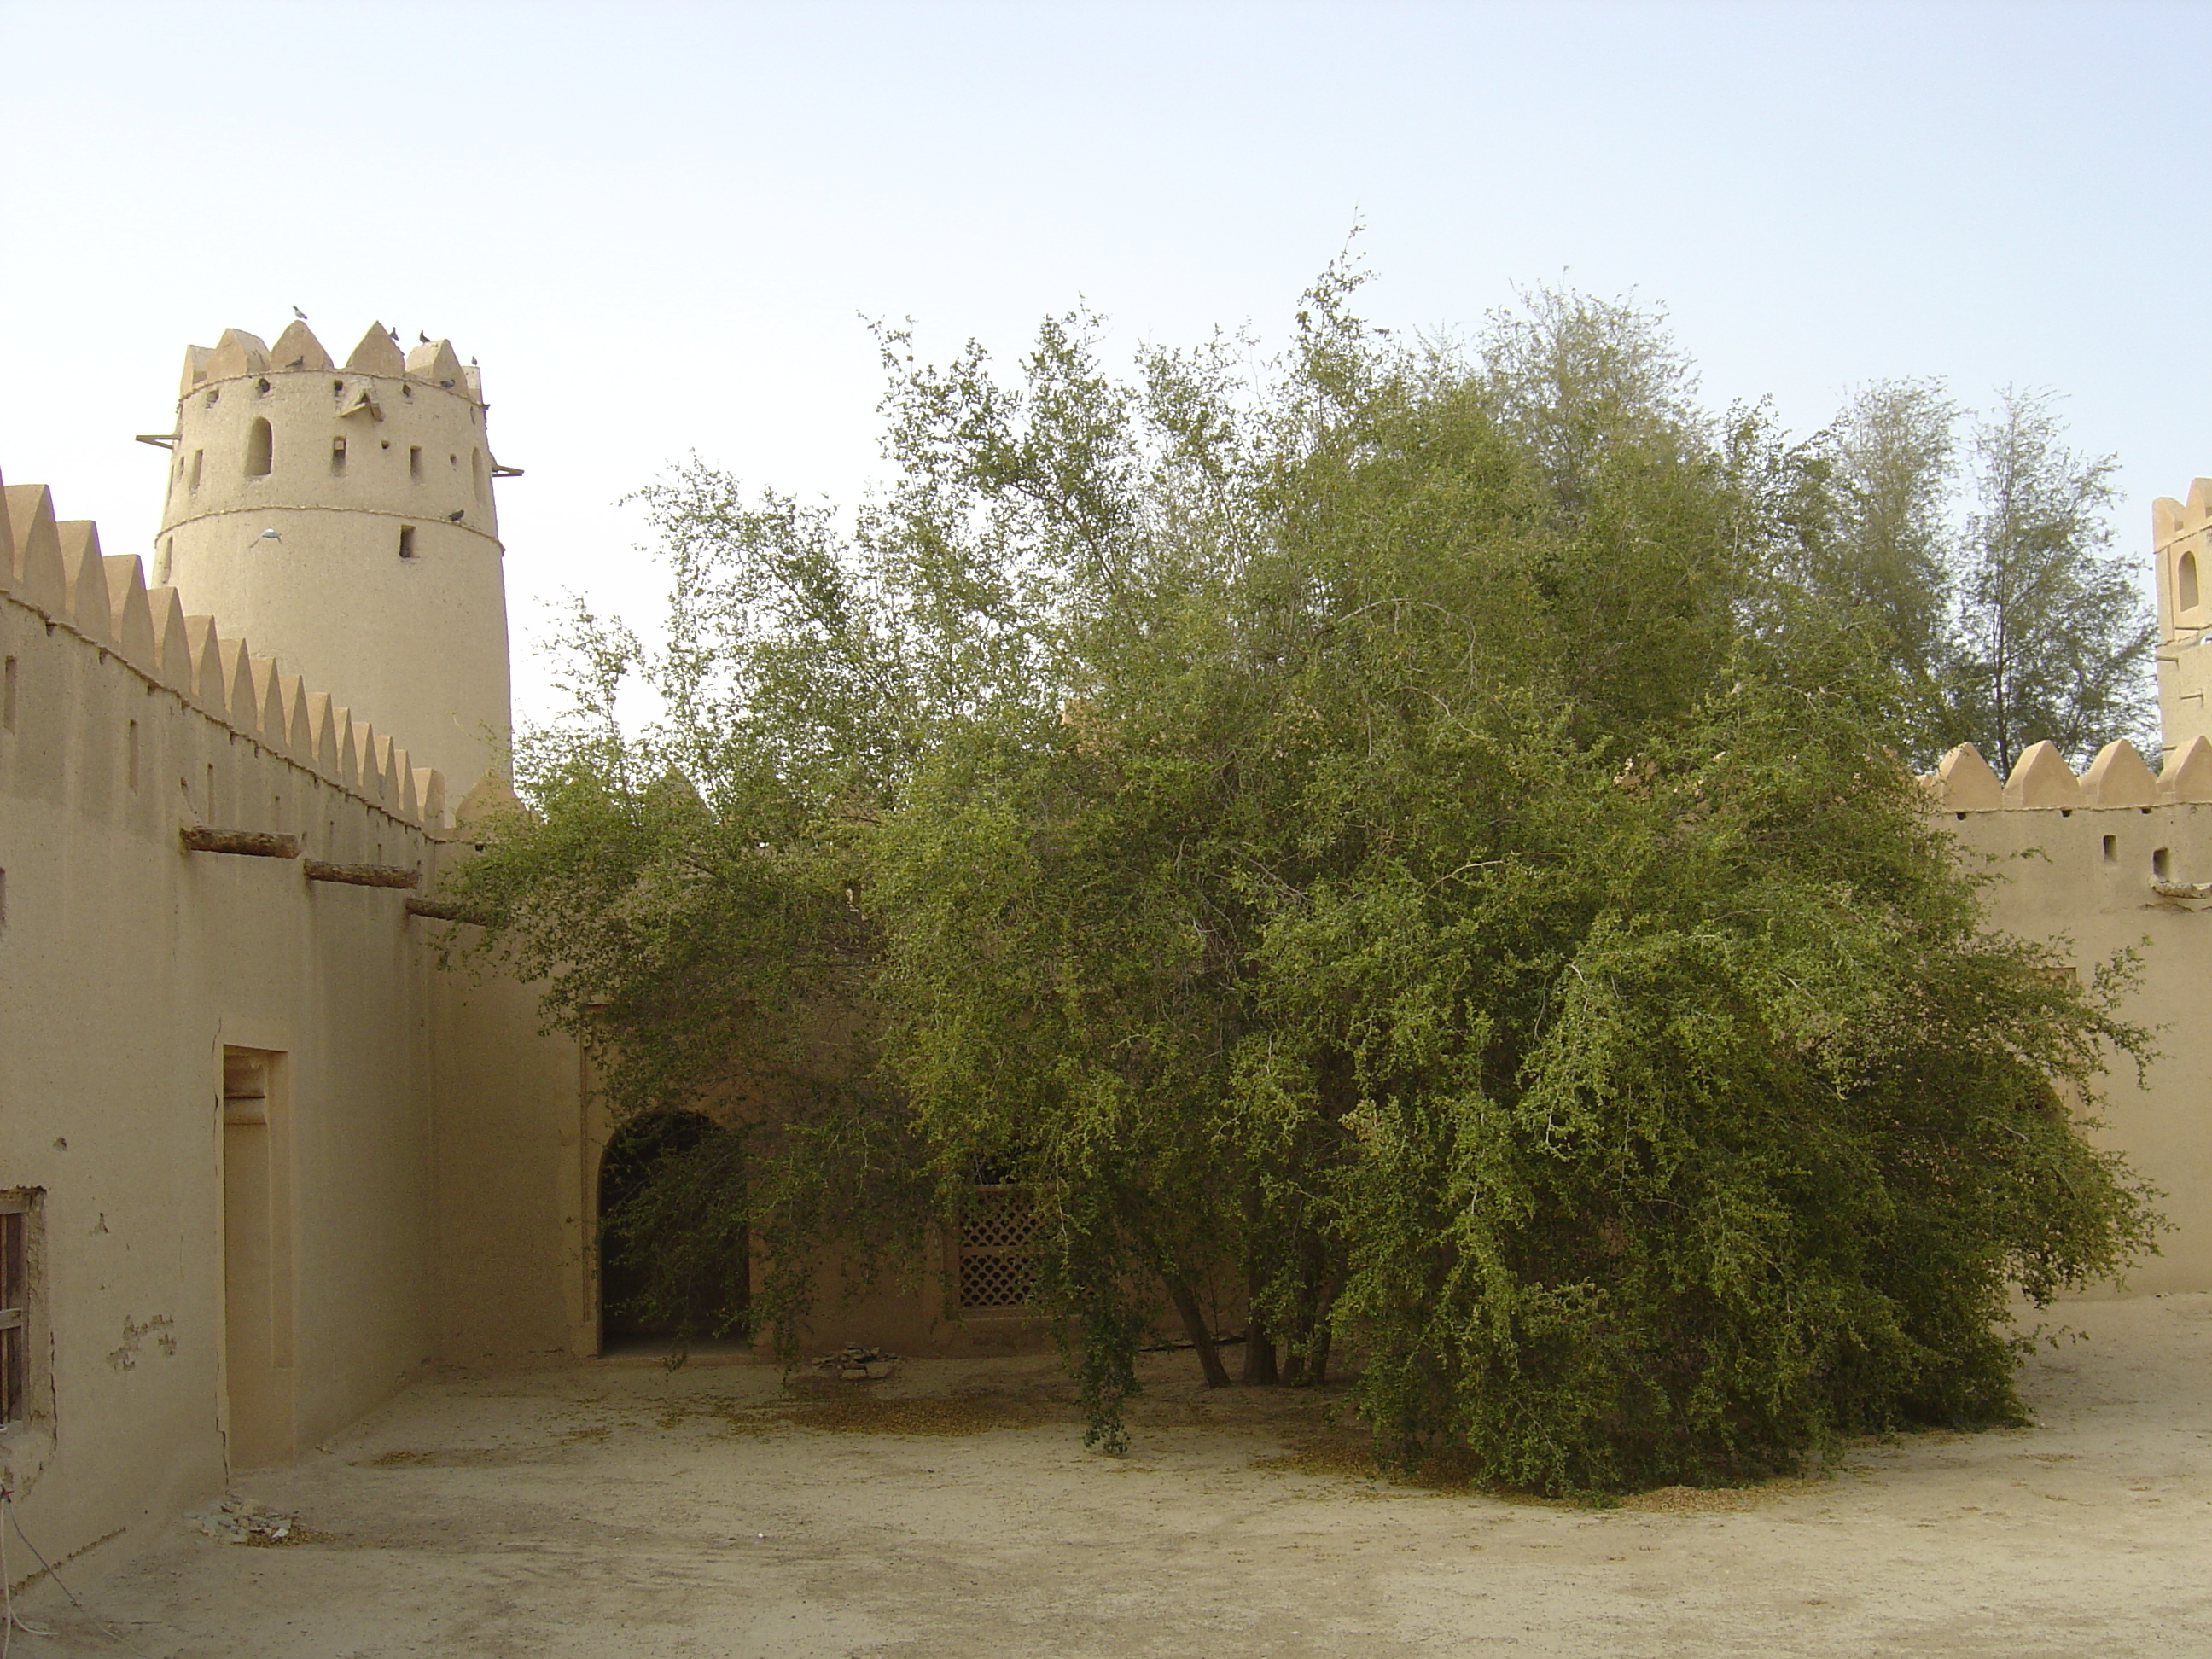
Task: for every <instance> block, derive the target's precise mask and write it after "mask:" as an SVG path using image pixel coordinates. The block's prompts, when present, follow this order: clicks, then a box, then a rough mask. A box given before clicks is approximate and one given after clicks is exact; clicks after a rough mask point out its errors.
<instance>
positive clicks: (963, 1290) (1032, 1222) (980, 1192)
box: [960, 1187, 1036, 1308]
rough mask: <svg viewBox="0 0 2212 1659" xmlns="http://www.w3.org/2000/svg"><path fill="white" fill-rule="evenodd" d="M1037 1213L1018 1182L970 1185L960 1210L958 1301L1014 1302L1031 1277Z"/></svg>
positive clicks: (1022, 1297)
mask: <svg viewBox="0 0 2212 1659" xmlns="http://www.w3.org/2000/svg"><path fill="white" fill-rule="evenodd" d="M1035 1233H1036V1212H1035V1211H1033V1210H1032V1209H1031V1208H1030V1200H1029V1194H1027V1193H1026V1192H1024V1190H1023V1189H1022V1188H1019V1187H971V1188H969V1189H968V1202H967V1205H966V1206H965V1207H964V1208H963V1210H962V1211H961V1213H960V1305H961V1306H962V1307H963V1308H1018V1307H1021V1306H1023V1305H1024V1304H1026V1303H1027V1302H1028V1301H1029V1299H1030V1290H1031V1288H1032V1287H1033V1286H1034V1285H1036V1261H1035V1260H1034V1258H1033V1257H1032V1255H1030V1238H1031V1237H1032V1236H1033V1235H1034V1234H1035Z"/></svg>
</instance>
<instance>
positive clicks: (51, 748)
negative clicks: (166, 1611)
mask: <svg viewBox="0 0 2212 1659" xmlns="http://www.w3.org/2000/svg"><path fill="white" fill-rule="evenodd" d="M8 552H9V550H8V549H7V548H5V547H0V555H4V554H6V553H8ZM0 572H6V573H7V574H9V575H10V577H11V580H12V581H13V582H14V583H15V584H20V583H21V580H22V578H23V575H24V572H23V569H22V568H21V562H20V561H18V562H15V563H14V564H13V566H12V567H11V565H10V562H9V560H8V559H6V558H4V557H0ZM33 574H34V575H35V573H33ZM19 591H20V588H19ZM126 591H129V590H126ZM135 592H136V595H137V599H138V600H139V602H140V603H142V604H143V588H140V589H137V590H135ZM93 630H94V624H93V623H89V622H88V632H89V631H93ZM121 646H122V642H121V641H118V640H116V639H114V638H112V637H111V638H110V639H108V640H106V641H104V642H103V641H100V640H98V639H96V638H93V637H88V636H87V633H85V632H79V631H76V629H73V628H72V627H71V626H70V625H69V624H67V623H64V622H61V621H58V620H57V619H56V618H55V617H52V616H50V615H48V614H46V612H44V611H41V610H40V609H36V608H33V606H31V605H27V604H26V603H24V602H22V600H21V599H19V598H17V597H15V595H14V594H0V659H4V670H5V675H6V688H5V692H4V695H0V869H4V871H5V877H4V882H5V886H4V900H5V910H4V921H0V1054H4V1056H5V1062H4V1064H3V1065H0V1186H6V1187H9V1188H31V1189H35V1191H36V1192H37V1193H38V1194H40V1202H39V1215H38V1222H39V1225H40V1231H41V1232H42V1235H43V1237H42V1239H41V1245H42V1248H41V1249H40V1262H39V1264H38V1267H37V1270H36V1271H35V1272H34V1274H33V1279H34V1283H33V1304H34V1316H35V1323H36V1329H35V1330H34V1336H35V1338H36V1342H35V1345H34V1347H33V1352H32V1355H31V1365H32V1370H33V1378H34V1380H33V1395H32V1409H31V1412H30V1414H29V1416H28V1418H27V1420H26V1422H25V1423H24V1424H23V1425H22V1426H21V1427H19V1428H17V1429H15V1430H14V1431H11V1432H9V1434H7V1435H6V1436H5V1437H4V1439H0V1465H4V1468H5V1472H6V1478H7V1479H8V1480H9V1484H10V1485H11V1486H15V1488H16V1489H17V1490H18V1492H20V1494H21V1495H20V1497H19V1498H18V1503H19V1505H20V1507H21V1510H22V1515H23V1520H24V1524H25V1525H26V1526H27V1528H29V1529H30V1530H31V1532H32V1534H33V1535H34V1536H36V1537H39V1538H40V1540H41V1541H42V1543H44V1544H45V1547H47V1548H48V1549H49V1550H58V1551H60V1552H63V1553H68V1552H70V1551H74V1550H76V1549H79V1548H81V1547H84V1546H86V1545H88V1544H89V1543H91V1542H93V1541H95V1540H98V1539H101V1538H104V1537H107V1536H110V1535H111V1534H116V1533H118V1531H121V1532H124V1533H125V1534H128V1533H130V1532H131V1530H132V1529H135V1528H139V1527H140V1526H141V1525H142V1523H143V1522H147V1521H148V1520H149V1519H150V1520H153V1521H155V1522H159V1521H160V1520H161V1518H162V1517H164V1516H167V1515H168V1514H171V1513H173V1512H174V1510H176V1509H177V1508H179V1506H181V1505H183V1504H187V1503H190V1502H192V1501H194V1500H196V1499H198V1498H203V1497H204V1496H205V1495H207V1494H208V1493H209V1492H212V1491H215V1490H216V1489H218V1488H219V1487H220V1486H221V1485H222V1482H223V1480H225V1479H226V1474H227V1465H228V1462H229V1461H230V1459H229V1456H228V1449H227V1445H226V1440H227V1436H228V1433H229V1431H230V1430H231V1428H232V1427H233V1425H231V1424H230V1422H229V1421H228V1413H227V1407H226V1401H228V1400H229V1399H230V1398H231V1397H232V1394H233V1391H232V1389H230V1388H229V1387H228V1383H229V1382H230V1381H231V1379H230V1378H228V1376H227V1374H226V1370H227V1361H226V1340H225V1337H226V1308H225V1290H224V1285H225V1279H224V1253H225V1243H226V1230H225V1217H224V1174H225V1171H224V1167H223V1161H224V1157H225V1134H226V1132H225V1129H224V1117H225V1103H224V1099H223V1052H224V1049H225V1048H226V1046H232V1047H239V1048H252V1049H255V1050H259V1051H264V1052H269V1053H272V1054H275V1055H276V1057H277V1068H278V1072H279V1074H280V1079H281V1081H280V1084H279V1087H280V1088H281V1090H282V1092H283V1097H284V1101H285V1107H286V1109H287V1111H288V1113H289V1146H288V1147H287V1148H286V1156H285V1157H284V1158H283V1163H284V1165H285V1167H284V1168H283V1170H281V1172H280V1173H281V1176H282V1178H281V1179H280V1180H272V1182H270V1190H271V1191H272V1192H273V1193H275V1194H276V1195H277V1199H276V1205H275V1206H274V1212H273V1213H272V1214H271V1216H270V1229H271V1232H272V1235H273V1236H276V1237H277V1239H278V1241H279V1244H280V1247H281V1248H280V1249H279V1254H282V1255H285V1256H287V1257H288V1259H289V1273H288V1274H287V1275H286V1276H285V1277H286V1279H287V1280H288V1282H287V1283H284V1284H282V1285H279V1286H278V1287H277V1297H276V1299H277V1300H278V1302H280V1303H281V1304H282V1305H281V1307H280V1308H279V1309H278V1310H277V1319H278V1323H279V1324H280V1325H281V1326H282V1327H283V1331H282V1333H281V1342H280V1345H279V1346H280V1347H281V1352H271V1354H270V1362H271V1372H272V1376H274V1378H275V1381H276V1383H279V1384H281V1385H282V1388H283V1392H284V1393H285V1394H286V1395H288V1396H289V1423H288V1425H287V1427H288V1431H289V1439H290V1441H291V1442H292V1443H294V1444H295V1445H309V1444H312V1443H313V1442H314V1441H315V1440H317V1439H318V1438H319V1437H323V1436H325V1435H327V1434H328V1433H330V1432H331V1431H334V1430H336V1429H337V1428H339V1427H341V1426H343V1425H344V1424H346V1423H348V1422H350V1421H352V1420H353V1419H356V1418H357V1417H359V1416H360V1415H361V1414H362V1413H363V1412H364V1411H366V1410H368V1409H369V1408H370V1407H373V1406H374V1405H375V1404H377V1403H378V1402H379V1401H381V1400H383V1399H385V1398H386V1397H387V1396H388V1395H390V1394H391V1393H392V1391H393V1390H394V1389H397V1388H398V1387H399V1386H400V1385H401V1384H403V1383H405V1382H407V1381H409V1380H410V1379H411V1378H413V1377H415V1376H417V1375H418V1374H419V1373H420V1368H421V1367H422V1364H423V1363H424V1362H425V1361H426V1360H427V1359H428V1358H429V1357H430V1353H431V1332H432V1320H431V1317H430V1314H431V1299H432V1296H433V1291H434V1280H433V1271H432V1269H433V1261H434V1250H435V1237H434V1234H433V1231H432V1228H431V1226H430V1225H429V1220H430V1216H431V1203H430V1198H431V1188H432V1170H431V1150H432V1140H431V1133H430V1131H431V1108H432V1099H431V1090H430V1067H429V1056H428V1006H429V998H428V990H429V985H430V976H431V973H432V968H431V964H430V963H429V961H428V954H427V952H426V951H424V950H423V949H422V945H421V943H420V941H419V939H417V938H416V936H415V935H416V933H419V930H420V929H421V928H422V925H423V924H422V922H421V921H410V919H409V918H408V916H407V915H405V913H404V909H403V903H402V901H403V895H402V894H401V893H400V892H398V891H394V890H390V889H375V888H363V887H357V886H339V885H334V884H328V883H323V882H311V881H309V880H307V878H306V876H305V866H304V863H303V861H302V860H298V859H282V858H244V857H228V856H222V855H216V854H206V853H193V852H187V851H185V849H184V848H183V846H182V844H181V842H180V840H179V829H180V828H181V827H182V826H185V825H191V824H199V825H212V826H218V827H221V828H222V829H243V830H256V831H266V832H278V833H286V834H290V835H295V836H299V837H300V838H301V840H302V842H304V843H305V845H306V847H307V854H308V856H309V857H312V858H318V859H321V860H329V861H331V862H334V863H377V864H385V865H392V866H406V865H413V866H427V865H428V860H429V858H430V854H431V842H430V839H429V836H428V833H427V832H426V830H425V829H424V828H423V826H422V824H421V823H419V822H410V821H409V820H407V819H405V818H403V817H399V816H398V815H396V814H395V813H393V812H392V811H388V810H386V809H385V808H383V807H381V806H380V805H376V804H375V803H374V802H372V801H370V800H368V799H364V798H363V796H362V794H361V793H359V791H358V789H357V788H351V789H349V788H346V787H341V786H339V785H338V784H337V783H336V782H335V781H332V780H331V778H329V777H326V776H325V775H320V774H319V773H318V772H317V771H316V770H315V769H313V768H312V767H310V766H308V765H305V764H302V763H301V762H299V761H297V760H295V759H294V758H292V757H289V756H287V755H285V754H283V753H280V752H278V751H277V750H275V749H273V748H272V747H270V746H269V745H268V744H264V742H262V741H261V740H259V739H258V738H255V737H251V736H248V735H246V734H245V733H242V732H240V731H238V730H236V729H234V727H232V726H228V725H226V724H225V723H223V722H222V721H221V720H216V719H215V718H212V717H210V715H209V714H207V713H206V712H205V711H204V709H203V708H198V707H196V706H195V705H194V703H193V702H192V701H191V699H190V698H189V697H188V696H186V695H185V693H184V692H183V691H182V690H179V689H178V687H177V686H176V685H173V684H167V683H165V681H164V680H163V679H162V678H158V677H156V676H155V675H153V674H149V673H148V672H147V671H144V670H142V669H141V668H139V667H137V666H135V665H133V664H132V663H131V662H130V661H128V660H126V659H125V657H124V656H123V655H121V654H119V652H120V649H121ZM134 648H135V647H134ZM182 666H185V665H180V672H179V678H184V676H183V674H182V672H181V667H182ZM283 1373H289V1375H283Z"/></svg>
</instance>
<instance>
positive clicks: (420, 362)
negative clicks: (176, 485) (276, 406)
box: [177, 318, 484, 405]
mask: <svg viewBox="0 0 2212 1659" xmlns="http://www.w3.org/2000/svg"><path fill="white" fill-rule="evenodd" d="M334 368H337V363H336V362H335V361H334V360H333V359H332V358H331V354H330V353H329V352H328V351H326V350H325V349H324V348H323V343H322V342H321V341H320V340H319V339H317V338H316V337H315V331H313V329H311V328H309V327H308V326H307V321H306V319H303V318H295V319H293V320H292V321H291V322H289V323H288V324H286V325H285V327H284V331H283V333H281V334H279V335H278V336H277V337H276V344H274V345H265V344H264V343H262V340H261V337H260V336H259V335H258V334H249V333H247V332H246V331H245V330H244V329H242V328H227V329H225V330H223V331H222V337H220V338H219V339H218V340H216V343H215V344H213V345H211V346H200V345H195V346H186V347H185V372H184V377H183V379H182V380H180V381H179V384H178V387H177V396H178V398H180V399H182V398H189V397H191V395H192V394H193V393H194V392H198V391H201V390H203V389H205V388H207V387H210V386H219V385H220V384H221V383H222V382H223V381H225V380H249V379H258V378H259V377H260V376H262V375H264V374H328V373H330V372H331V370H332V369H334ZM343 373H344V374H352V375H362V374H367V375H372V376H375V377H377V378H380V379H383V380H413V381H415V382H416V383H417V384H419V385H422V386H436V387H437V388H438V389H439V390H441V391H442V392H455V393H457V394H458V395H459V396H461V397H464V398H467V399H468V400H469V401H470V402H471V403H473V404H479V405H481V404H483V400H484V397H483V371H482V370H480V369H479V368H477V365H476V364H474V363H464V362H461V360H460V358H459V356H457V355H456V354H455V353H454V350H453V342H452V341H451V340H433V339H430V338H429V337H427V336H425V337H423V338H422V340H421V341H420V342H419V343H417V344H416V345H415V346H413V347H412V348H410V349H402V348H401V346H400V343H399V336H398V334H397V333H396V332H395V331H392V330H391V329H388V328H386V326H385V325H383V324H382V323H380V322H379V323H371V324H370V325H368V332H367V333H366V334H364V335H362V337H361V343H359V344H358V345H356V346H355V347H354V349H353V351H352V353H351V355H349V356H348V357H347V358H346V361H345V367H344V370H343Z"/></svg>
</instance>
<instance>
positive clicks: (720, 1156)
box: [599, 1112, 751, 1353]
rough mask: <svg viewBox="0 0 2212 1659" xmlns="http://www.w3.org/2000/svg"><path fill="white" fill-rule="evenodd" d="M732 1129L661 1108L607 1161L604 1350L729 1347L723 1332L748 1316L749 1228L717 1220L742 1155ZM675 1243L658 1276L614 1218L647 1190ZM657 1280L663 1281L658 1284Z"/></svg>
mask: <svg viewBox="0 0 2212 1659" xmlns="http://www.w3.org/2000/svg"><path fill="white" fill-rule="evenodd" d="M728 1134H729V1132H728V1131H727V1130H725V1129H723V1128H722V1127H720V1126H719V1125H717V1124H716V1123H715V1122H714V1121H713V1120H712V1119H710V1118H708V1117H705V1116H702V1115H701V1114H699V1113H697V1112H653V1113H650V1114H647V1115H644V1116H641V1117H635V1118H632V1119H630V1120H629V1121H627V1122H625V1123H623V1124H622V1125H620V1126H619V1127H617V1129H616V1130H615V1132H614V1133H613V1134H612V1136H611V1137H610V1138H609V1139H608V1141H607V1147H606V1151H605V1152H604V1153H602V1154H601V1155H600V1158H599V1225H600V1232H599V1351H600V1352H602V1353H612V1352H620V1351H622V1350H623V1349H637V1348H652V1349H661V1350H665V1349H666V1348H668V1347H669V1346H671V1345H673V1344H681V1345H683V1346H686V1347H690V1348H701V1347H717V1346H727V1345H728V1344H729V1342H730V1340H731V1339H728V1338H726V1337H723V1336H722V1335H721V1334H720V1333H721V1332H722V1330H723V1329H724V1328H725V1327H726V1325H728V1324H729V1322H730V1321H731V1316H732V1315H741V1314H742V1313H743V1312H744V1308H745V1304H746V1299H747V1296H748V1293H749V1291H750V1288H751V1285H750V1279H751V1271H750V1269H751V1262H750V1249H749V1248H748V1244H747V1241H746V1238H745V1236H744V1228H743V1225H742V1224H737V1225H732V1224H731V1223H729V1222H728V1221H726V1220H720V1221H716V1220H714V1218H712V1213H711V1209H712V1199H713V1197H714V1195H715V1194H716V1188H717V1182H718V1181H720V1182H727V1180H728V1179H729V1178H730V1176H729V1169H730V1167H731V1164H732V1160H733V1159H734V1148H733V1147H732V1145H731V1144H730V1142H729V1140H728V1139H727V1137H728ZM655 1176H659V1177H660V1178H661V1181H662V1182H663V1188H662V1191H661V1192H659V1194H653V1195H652V1196H650V1197H649V1198H648V1199H647V1202H648V1203H650V1204H651V1205H652V1206H653V1208H654V1209H655V1210H656V1211H657V1212H658V1214H657V1215H656V1216H655V1218H654V1221H655V1225H657V1226H658V1227H660V1228H662V1229H663V1230H665V1238H666V1243H665V1246H664V1245H663V1244H661V1243H658V1242H657V1243H656V1244H655V1245H654V1247H653V1249H654V1261H655V1263H656V1264H657V1268H658V1271H657V1272H656V1271H654V1270H653V1269H652V1268H648V1267H647V1265H646V1263H644V1262H643V1261H639V1260H637V1259H635V1253H634V1252H633V1251H631V1250H630V1249H628V1248H627V1247H626V1242H625V1241H624V1240H623V1238H622V1237H620V1236H619V1229H617V1230H616V1235H615V1236H611V1235H610V1231H609V1228H608V1225H607V1224H608V1221H609V1218H611V1217H618V1215H619V1213H620V1212H623V1210H624V1206H628V1205H631V1204H633V1203H635V1202H636V1201H637V1200H639V1199H640V1197H641V1194H647V1188H648V1187H649V1186H650V1185H651V1184H652V1183H653V1181H654V1178H655ZM656 1280H657V1281H658V1282H656Z"/></svg>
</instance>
